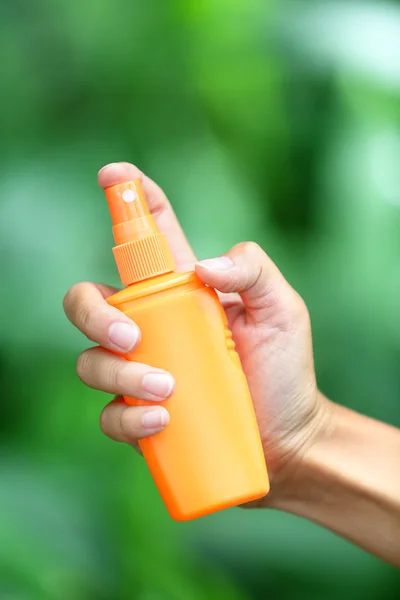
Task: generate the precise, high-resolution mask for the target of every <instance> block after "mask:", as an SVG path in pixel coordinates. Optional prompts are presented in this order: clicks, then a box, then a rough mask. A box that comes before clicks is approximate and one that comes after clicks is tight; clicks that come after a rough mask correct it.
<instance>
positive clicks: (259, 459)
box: [105, 180, 269, 521]
mask: <svg viewBox="0 0 400 600" xmlns="http://www.w3.org/2000/svg"><path fill="white" fill-rule="evenodd" d="M105 194H106V198H107V202H108V205H109V209H110V213H111V217H112V221H113V233H114V239H115V243H116V246H115V248H114V249H113V252H114V257H115V260H116V263H117V266H118V270H119V274H120V277H121V281H122V284H123V285H125V286H127V287H125V288H124V289H122V290H121V291H120V292H118V293H117V294H115V295H114V296H112V297H111V298H108V299H107V302H108V303H109V304H111V305H112V306H115V307H117V308H118V309H119V310H121V311H122V312H123V313H125V314H126V315H128V317H130V318H131V319H132V320H133V321H135V322H136V323H137V325H138V326H139V328H140V329H141V333H142V339H141V342H140V344H139V345H138V346H137V347H136V348H135V349H134V350H133V351H132V352H130V353H129V354H126V355H124V357H125V358H126V359H127V360H131V361H137V362H142V363H145V364H148V365H151V366H153V367H157V368H160V369H165V370H166V371H169V372H170V373H171V374H172V375H173V376H174V378H175V382H176V387H175V391H174V393H173V395H172V396H171V397H170V398H169V399H167V400H165V401H164V402H163V405H164V406H165V407H166V408H167V410H168V411H169V413H170V423H169V425H168V426H167V427H166V429H165V430H163V431H162V432H161V433H157V434H156V435H154V436H152V437H149V438H147V439H143V440H141V441H140V447H141V450H142V452H143V455H144V457H145V459H146V462H147V464H148V467H149V469H150V471H151V474H152V476H153V478H154V481H155V483H156V485H157V488H158V490H159V492H160V494H161V496H162V498H163V500H164V503H165V505H166V507H167V509H168V511H169V513H170V515H171V517H172V518H173V519H175V520H177V521H184V520H188V519H194V518H197V517H201V516H203V515H206V514H209V513H212V512H215V511H218V510H221V509H224V508H228V507H230V506H235V505H238V504H242V503H244V502H248V501H250V500H254V499H256V498H260V497H262V496H265V495H266V494H267V492H268V490H269V483H268V475H267V470H266V465H265V460H264V454H263V450H262V446H261V441H260V436H259V431H258V426H257V422H256V418H255V414H254V409H253V404H252V401H251V397H250V393H249V389H248V385H247V381H246V378H245V375H244V373H243V371H242V367H241V363H240V359H239V356H238V354H237V353H236V352H235V344H234V342H233V340H232V334H231V332H230V331H229V329H228V324H227V319H226V316H225V312H224V310H223V308H222V306H221V304H220V302H219V299H218V296H217V294H216V292H215V291H214V290H213V289H211V288H210V287H208V286H206V285H205V284H204V283H202V281H201V280H200V279H199V278H198V277H197V276H196V274H195V273H193V272H186V273H177V272H174V269H175V264H174V259H173V257H172V254H171V251H170V248H169V245H168V241H167V238H166V236H165V234H162V233H160V232H159V230H158V227H157V225H156V222H155V220H154V217H153V216H152V215H151V214H150V212H149V209H148V206H147V202H146V199H145V196H144V193H143V190H142V186H141V183H140V181H138V180H135V181H128V182H125V183H120V184H117V185H114V186H111V187H109V188H107V189H106V190H105ZM125 401H126V403H127V404H130V405H152V406H154V402H149V401H143V400H137V399H135V398H130V397H125Z"/></svg>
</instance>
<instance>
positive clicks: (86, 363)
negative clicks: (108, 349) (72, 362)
mask: <svg viewBox="0 0 400 600" xmlns="http://www.w3.org/2000/svg"><path fill="white" fill-rule="evenodd" d="M91 362H92V355H91V352H90V350H85V351H84V352H82V353H81V354H80V355H79V356H78V360H77V361H76V374H77V375H78V377H79V379H80V380H81V381H83V383H86V381H87V374H88V372H89V371H90V368H91Z"/></svg>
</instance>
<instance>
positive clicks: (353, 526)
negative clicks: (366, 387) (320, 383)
mask: <svg viewBox="0 0 400 600" xmlns="http://www.w3.org/2000/svg"><path fill="white" fill-rule="evenodd" d="M331 406H332V420H331V427H330V428H329V431H327V432H326V434H325V435H324V436H323V437H322V438H321V439H319V440H318V441H317V442H316V443H315V444H314V445H313V446H312V447H311V448H310V449H309V450H308V452H307V454H306V455H305V457H304V459H303V460H302V462H301V464H300V466H299V468H298V469H297V471H296V473H295V474H294V476H293V478H292V483H291V485H290V489H289V490H287V492H286V493H285V494H284V497H280V498H278V499H277V500H276V506H275V507H276V508H278V509H280V510H285V511H287V512H291V513H294V514H297V515H299V516H302V517H305V518H307V519H310V520H312V521H315V522H317V523H319V524H321V525H323V526H324V527H327V528H328V529H331V530H332V531H334V532H336V533H338V534H339V535H341V536H343V537H346V538H348V539H350V540H352V541H353V542H355V543H356V544H357V545H359V546H361V547H363V548H365V549H366V550H368V551H369V552H371V553H374V554H376V555H377V556H379V557H381V558H383V559H384V560H386V561H389V562H392V563H393V564H395V565H397V566H400V431H399V430H398V429H395V428H393V427H390V426H389V425H385V424H383V423H380V422H378V421H374V420H372V419H369V418H368V417H365V416H363V415H360V414H358V413H355V412H353V411H351V410H348V409H346V408H344V407H341V406H338V405H334V404H332V405H331Z"/></svg>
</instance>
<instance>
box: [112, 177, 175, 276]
mask: <svg viewBox="0 0 400 600" xmlns="http://www.w3.org/2000/svg"><path fill="white" fill-rule="evenodd" d="M105 195H106V198H107V203H108V207H109V209H110V214H111V219H112V222H113V234H114V239H115V244H116V246H115V247H114V248H113V253H114V258H115V260H116V263H117V267H118V271H119V274H120V277H121V281H122V284H123V285H130V284H131V283H135V282H137V281H142V280H143V279H149V278H150V277H154V276H156V275H162V274H163V273H170V272H171V271H174V269H175V263H174V259H173V257H172V254H171V250H170V247H169V244H168V240H167V237H166V235H165V234H164V233H160V231H159V229H158V227H157V224H156V222H155V219H154V217H153V215H152V214H151V213H150V211H149V207H148V206H147V201H146V197H145V195H144V192H143V189H142V184H141V182H140V180H138V179H137V180H134V181H126V182H124V183H118V184H117V185H113V186H111V187H108V188H106V189H105Z"/></svg>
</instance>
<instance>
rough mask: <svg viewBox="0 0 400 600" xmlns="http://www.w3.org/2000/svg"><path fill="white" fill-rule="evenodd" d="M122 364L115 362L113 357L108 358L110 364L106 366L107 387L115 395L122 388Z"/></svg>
mask: <svg viewBox="0 0 400 600" xmlns="http://www.w3.org/2000/svg"><path fill="white" fill-rule="evenodd" d="M123 366H124V365H123V364H121V362H120V361H118V360H116V359H115V358H113V357H110V362H109V366H108V375H107V380H108V387H109V388H110V389H111V390H112V391H113V393H115V394H117V393H119V391H120V390H121V389H122V387H123V373H122V370H123Z"/></svg>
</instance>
